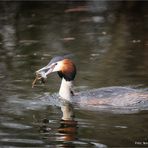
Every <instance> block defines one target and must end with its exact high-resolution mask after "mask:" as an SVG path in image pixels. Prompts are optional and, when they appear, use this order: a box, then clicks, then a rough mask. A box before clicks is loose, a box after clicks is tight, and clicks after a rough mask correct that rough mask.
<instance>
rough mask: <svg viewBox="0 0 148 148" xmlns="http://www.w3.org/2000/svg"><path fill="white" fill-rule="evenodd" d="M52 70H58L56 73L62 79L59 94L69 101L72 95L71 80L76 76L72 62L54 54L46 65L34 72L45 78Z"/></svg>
mask: <svg viewBox="0 0 148 148" xmlns="http://www.w3.org/2000/svg"><path fill="white" fill-rule="evenodd" d="M52 72H58V75H59V76H60V78H61V79H62V83H61V87H60V91H59V94H60V96H61V97H62V98H63V99H66V100H69V101H70V100H71V96H72V95H73V91H72V82H73V80H74V78H75V76H76V67H75V65H74V63H73V62H72V61H71V60H70V59H67V58H64V57H61V56H56V57H54V58H52V59H51V61H50V62H49V64H48V65H47V66H45V67H43V68H41V69H39V70H38V71H36V74H40V75H41V76H42V77H43V78H46V77H47V75H49V74H50V73H52Z"/></svg>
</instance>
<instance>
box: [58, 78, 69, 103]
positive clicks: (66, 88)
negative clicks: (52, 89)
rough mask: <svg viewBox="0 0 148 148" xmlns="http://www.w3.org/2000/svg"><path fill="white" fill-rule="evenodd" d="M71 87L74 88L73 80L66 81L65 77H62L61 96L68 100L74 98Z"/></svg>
mask: <svg viewBox="0 0 148 148" xmlns="http://www.w3.org/2000/svg"><path fill="white" fill-rule="evenodd" d="M71 89H72V81H66V80H65V79H64V78H62V82H61V86H60V90H59V95H60V96H61V98H62V99H65V100H67V101H71V98H72V94H71Z"/></svg>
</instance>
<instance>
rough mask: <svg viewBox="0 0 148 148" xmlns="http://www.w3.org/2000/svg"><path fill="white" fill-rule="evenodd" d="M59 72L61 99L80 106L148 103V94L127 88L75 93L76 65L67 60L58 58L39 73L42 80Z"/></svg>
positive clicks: (52, 60)
mask: <svg viewBox="0 0 148 148" xmlns="http://www.w3.org/2000/svg"><path fill="white" fill-rule="evenodd" d="M52 72H57V73H58V75H59V77H60V78H61V79H62V81H61V86H60V90H59V95H60V98H61V99H63V100H67V101H69V102H74V103H77V104H80V105H93V106H99V105H110V106H119V107H120V106H132V105H137V104H141V103H142V104H145V103H148V92H147V91H141V90H137V89H132V88H127V87H106V88H99V89H93V90H88V91H82V92H78V93H75V94H74V92H73V89H72V86H73V81H74V78H75V76H76V66H75V64H74V63H73V62H72V61H71V60H70V59H67V58H64V57H61V56H57V57H54V58H53V59H51V61H50V62H49V64H48V65H47V66H45V67H43V68H41V69H39V70H38V71H36V74H37V75H40V78H43V79H46V78H47V75H49V74H50V73H52Z"/></svg>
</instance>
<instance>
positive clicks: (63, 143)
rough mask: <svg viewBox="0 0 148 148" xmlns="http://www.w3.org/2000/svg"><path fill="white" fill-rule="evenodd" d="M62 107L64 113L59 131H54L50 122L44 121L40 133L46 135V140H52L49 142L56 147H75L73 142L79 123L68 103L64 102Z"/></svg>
mask: <svg viewBox="0 0 148 148" xmlns="http://www.w3.org/2000/svg"><path fill="white" fill-rule="evenodd" d="M60 107H61V111H62V113H63V115H62V118H61V120H60V126H59V127H58V128H57V129H52V127H51V128H50V127H49V124H50V123H49V120H48V119H43V121H42V122H43V125H42V126H41V127H40V132H41V133H43V134H44V135H45V137H44V138H45V139H48V140H50V141H49V142H51V143H54V144H56V146H57V144H58V146H59V147H67V146H74V144H73V143H72V141H75V140H76V135H77V121H75V119H74V112H73V106H72V104H71V103H69V102H68V101H63V102H62V103H61V106H60ZM53 130H55V131H56V132H54V131H53ZM53 133H54V135H53Z"/></svg>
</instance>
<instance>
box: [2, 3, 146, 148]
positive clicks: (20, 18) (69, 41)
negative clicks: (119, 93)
mask: <svg viewBox="0 0 148 148" xmlns="http://www.w3.org/2000/svg"><path fill="white" fill-rule="evenodd" d="M147 10H148V2H146V1H124V2H123V1H120V2H117V1H82V2H73V1H54V2H52V1H49V2H41V1H40V2H21V1H20V2H0V81H1V82H0V147H56V146H57V147H66V146H67V147H68V146H69V147H113V146H114V147H115V146H116V147H119V146H123V147H127V146H128V147H144V146H145V147H148V111H146V110H145V111H136V112H134V113H118V112H103V111H90V110H83V109H81V108H77V109H74V114H75V118H74V119H71V120H69V121H67V122H66V121H64V120H61V119H62V111H63V110H61V108H60V107H56V106H52V105H49V106H48V105H47V104H45V103H43V102H42V101H41V100H40V98H42V97H43V96H44V95H46V94H49V93H51V94H52V93H54V92H57V91H58V89H59V85H60V79H59V78H58V76H57V75H56V74H53V75H51V76H50V77H49V78H48V83H47V84H46V85H38V86H37V87H35V88H34V89H32V88H31V83H32V80H33V79H34V72H35V71H36V70H37V69H39V68H41V67H42V66H44V65H46V64H47V63H48V62H49V60H50V59H51V58H52V57H53V56H55V55H64V54H70V55H72V57H71V58H72V59H73V60H74V62H75V63H76V65H77V69H78V74H77V78H76V81H75V90H76V91H80V90H86V89H92V88H100V87H108V86H131V87H136V88H138V89H147V86H148V32H147V29H148V13H147ZM35 100H36V101H35Z"/></svg>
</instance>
